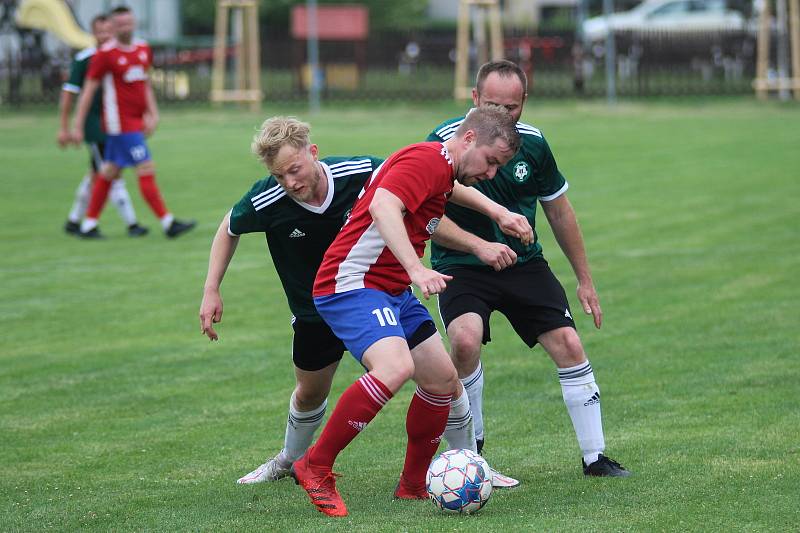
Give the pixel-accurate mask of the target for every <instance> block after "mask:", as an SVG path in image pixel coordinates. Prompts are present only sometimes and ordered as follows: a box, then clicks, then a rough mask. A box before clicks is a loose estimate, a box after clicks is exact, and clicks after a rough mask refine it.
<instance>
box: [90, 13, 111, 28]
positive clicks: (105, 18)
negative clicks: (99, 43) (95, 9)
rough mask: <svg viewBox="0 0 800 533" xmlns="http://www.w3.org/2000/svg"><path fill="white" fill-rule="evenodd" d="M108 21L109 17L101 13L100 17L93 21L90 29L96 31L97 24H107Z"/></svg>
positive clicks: (97, 16)
mask: <svg viewBox="0 0 800 533" xmlns="http://www.w3.org/2000/svg"><path fill="white" fill-rule="evenodd" d="M107 20H108V15H106V14H105V13H100V14H99V15H95V16H94V18H93V19H92V23H91V24H90V27H91V28H92V29H94V26H95V24H99V23H100V22H105V21H107Z"/></svg>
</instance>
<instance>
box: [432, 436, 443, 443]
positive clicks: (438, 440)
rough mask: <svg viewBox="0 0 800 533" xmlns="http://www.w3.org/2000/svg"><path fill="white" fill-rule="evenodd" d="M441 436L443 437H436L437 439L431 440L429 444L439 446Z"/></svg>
mask: <svg viewBox="0 0 800 533" xmlns="http://www.w3.org/2000/svg"><path fill="white" fill-rule="evenodd" d="M443 436H444V435H439V436H438V437H436V438H435V439H431V444H439V443H440V442H442V437H443Z"/></svg>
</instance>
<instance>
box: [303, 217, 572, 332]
mask: <svg viewBox="0 0 800 533" xmlns="http://www.w3.org/2000/svg"><path fill="white" fill-rule="evenodd" d="M295 231H296V230H295ZM564 316H565V317H567V318H572V315H571V314H569V309H564Z"/></svg>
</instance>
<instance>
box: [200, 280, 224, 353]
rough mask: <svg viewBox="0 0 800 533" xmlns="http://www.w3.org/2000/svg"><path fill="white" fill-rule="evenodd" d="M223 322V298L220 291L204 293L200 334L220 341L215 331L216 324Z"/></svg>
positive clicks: (210, 290) (214, 290) (201, 306)
mask: <svg viewBox="0 0 800 533" xmlns="http://www.w3.org/2000/svg"><path fill="white" fill-rule="evenodd" d="M220 320H222V297H221V296H220V295H219V290H218V289H206V290H204V291H203V302H202V303H201V304H200V333H202V334H203V335H205V336H206V337H208V338H209V339H211V340H212V341H216V340H219V335H217V332H216V331H214V324H216V323H217V322H219V321H220Z"/></svg>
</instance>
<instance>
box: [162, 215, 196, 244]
mask: <svg viewBox="0 0 800 533" xmlns="http://www.w3.org/2000/svg"><path fill="white" fill-rule="evenodd" d="M196 225H197V222H195V221H194V220H190V221H188V222H183V221H180V220H178V219H177V218H176V219H175V220H173V221H172V224H170V225H169V228H167V231H166V232H165V233H166V235H167V237H169V238H170V239H174V238H175V237H178V236H180V235H183V234H184V233H186V232H187V231H189V230H191V229H192V228H194V227H195V226H196Z"/></svg>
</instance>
